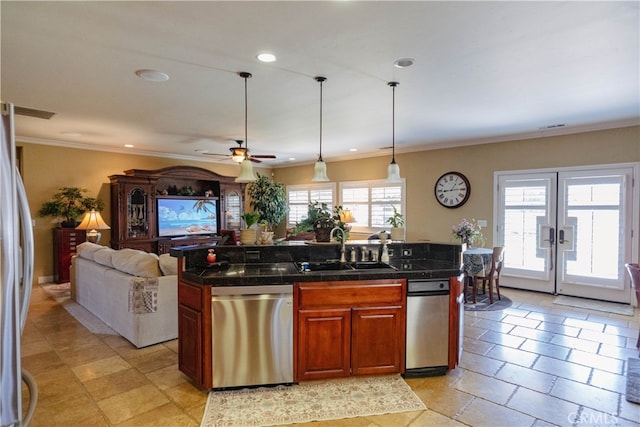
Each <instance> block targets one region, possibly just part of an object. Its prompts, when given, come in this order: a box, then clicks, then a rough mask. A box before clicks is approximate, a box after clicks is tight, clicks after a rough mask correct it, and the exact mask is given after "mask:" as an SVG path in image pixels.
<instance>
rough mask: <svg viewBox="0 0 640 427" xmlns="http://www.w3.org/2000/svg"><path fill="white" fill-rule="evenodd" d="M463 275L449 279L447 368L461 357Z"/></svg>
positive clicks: (456, 364) (453, 365) (452, 366)
mask: <svg viewBox="0 0 640 427" xmlns="http://www.w3.org/2000/svg"><path fill="white" fill-rule="evenodd" d="M463 280H466V279H465V277H464V275H463V276H460V277H451V278H450V279H449V289H450V293H449V366H448V367H449V369H455V368H456V366H458V363H460V358H461V357H462V348H463V342H464V286H463V282H462V281H463Z"/></svg>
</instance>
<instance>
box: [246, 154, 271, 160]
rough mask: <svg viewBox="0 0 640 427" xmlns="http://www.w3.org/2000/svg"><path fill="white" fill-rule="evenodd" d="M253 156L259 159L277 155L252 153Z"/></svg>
mask: <svg viewBox="0 0 640 427" xmlns="http://www.w3.org/2000/svg"><path fill="white" fill-rule="evenodd" d="M251 157H257V158H259V159H275V158H276V156H275V155H273V154H255V155H254V154H251Z"/></svg>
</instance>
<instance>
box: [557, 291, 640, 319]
mask: <svg viewBox="0 0 640 427" xmlns="http://www.w3.org/2000/svg"><path fill="white" fill-rule="evenodd" d="M553 303H554V304H558V305H566V306H568V307H575V308H586V309H589V310H596V311H604V312H607V313H615V314H622V315H624V316H633V311H634V308H633V307H631V306H630V305H628V304H619V303H615V302H607V301H598V300H594V299H586V298H577V297H569V296H566V295H558V296H557V297H556V299H555V300H553Z"/></svg>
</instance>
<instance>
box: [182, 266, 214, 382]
mask: <svg viewBox="0 0 640 427" xmlns="http://www.w3.org/2000/svg"><path fill="white" fill-rule="evenodd" d="M178 369H180V371H181V372H183V373H184V374H185V375H187V376H188V377H189V378H191V379H192V380H193V382H194V384H195V385H197V386H199V387H201V388H203V389H209V388H211V387H212V384H213V377H212V368H211V286H199V285H192V284H190V283H186V282H184V281H182V280H181V278H180V277H179V278H178Z"/></svg>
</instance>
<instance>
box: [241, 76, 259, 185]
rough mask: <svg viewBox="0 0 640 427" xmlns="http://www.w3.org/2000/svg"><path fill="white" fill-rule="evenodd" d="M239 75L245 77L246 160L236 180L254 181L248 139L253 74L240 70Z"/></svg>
mask: <svg viewBox="0 0 640 427" xmlns="http://www.w3.org/2000/svg"><path fill="white" fill-rule="evenodd" d="M238 75H239V76H240V77H242V78H243V79H244V160H243V161H242V163H240V175H238V177H237V178H236V182H252V181H255V180H257V178H256V176H255V174H254V173H253V165H252V164H251V160H249V140H248V139H247V79H250V78H251V77H252V76H251V73H247V72H244V71H241V72H239V73H238Z"/></svg>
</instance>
